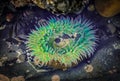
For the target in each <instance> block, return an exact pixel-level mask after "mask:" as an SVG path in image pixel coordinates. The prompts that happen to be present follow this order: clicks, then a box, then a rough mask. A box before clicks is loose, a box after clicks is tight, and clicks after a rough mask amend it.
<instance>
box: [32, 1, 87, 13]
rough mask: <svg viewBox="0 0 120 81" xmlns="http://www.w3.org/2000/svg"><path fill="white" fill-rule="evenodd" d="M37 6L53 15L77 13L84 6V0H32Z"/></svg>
mask: <svg viewBox="0 0 120 81" xmlns="http://www.w3.org/2000/svg"><path fill="white" fill-rule="evenodd" d="M32 1H33V2H34V3H35V4H36V5H37V6H39V7H40V8H43V9H47V10H49V11H52V12H53V13H57V14H58V13H59V14H60V13H62V14H67V13H77V12H81V11H82V9H83V8H84V6H85V3H84V0H32Z"/></svg>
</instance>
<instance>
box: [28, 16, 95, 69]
mask: <svg viewBox="0 0 120 81" xmlns="http://www.w3.org/2000/svg"><path fill="white" fill-rule="evenodd" d="M93 27H94V26H93V23H91V22H90V21H89V20H86V19H82V18H81V17H80V16H78V17H76V18H75V19H73V18H69V17H60V18H55V17H53V18H52V17H51V18H49V20H48V22H47V23H46V24H41V25H40V26H39V27H36V29H35V30H33V31H31V33H30V34H29V36H28V42H27V47H28V48H29V50H31V51H32V52H31V54H32V55H33V56H34V60H35V59H36V58H37V62H38V63H37V64H40V65H43V66H50V67H52V68H57V69H65V68H70V67H73V66H76V65H77V64H78V63H79V62H81V61H83V60H84V59H87V58H89V57H91V56H92V55H93V53H94V51H95V47H96V41H97V36H96V31H95V30H94V29H93Z"/></svg>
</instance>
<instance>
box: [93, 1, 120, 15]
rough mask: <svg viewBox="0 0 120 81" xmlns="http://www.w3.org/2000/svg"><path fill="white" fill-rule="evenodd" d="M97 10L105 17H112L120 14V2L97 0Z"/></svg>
mask: <svg viewBox="0 0 120 81" xmlns="http://www.w3.org/2000/svg"><path fill="white" fill-rule="evenodd" d="M95 8H96V10H97V11H98V13H99V14H100V15H101V16H103V17H112V16H114V15H116V14H118V13H120V0H95Z"/></svg>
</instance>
